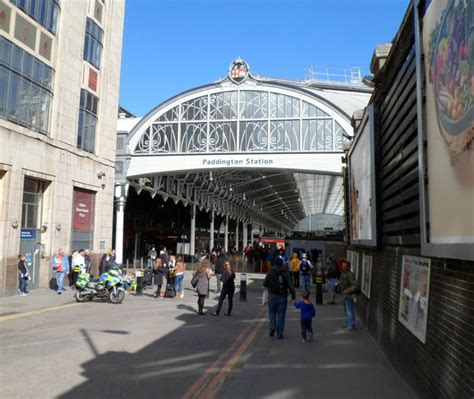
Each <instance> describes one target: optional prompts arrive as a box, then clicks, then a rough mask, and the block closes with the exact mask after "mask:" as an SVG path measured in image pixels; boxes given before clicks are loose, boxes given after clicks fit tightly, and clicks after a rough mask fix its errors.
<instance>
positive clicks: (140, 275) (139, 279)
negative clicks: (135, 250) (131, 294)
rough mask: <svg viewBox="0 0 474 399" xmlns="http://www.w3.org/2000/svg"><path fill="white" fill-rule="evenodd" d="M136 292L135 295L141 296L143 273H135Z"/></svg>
mask: <svg viewBox="0 0 474 399" xmlns="http://www.w3.org/2000/svg"><path fill="white" fill-rule="evenodd" d="M136 276H137V290H136V292H135V293H136V295H143V272H141V271H137V274H136Z"/></svg>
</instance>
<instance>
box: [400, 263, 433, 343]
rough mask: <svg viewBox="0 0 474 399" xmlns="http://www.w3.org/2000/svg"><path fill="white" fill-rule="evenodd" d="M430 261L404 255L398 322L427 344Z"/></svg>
mask: <svg viewBox="0 0 474 399" xmlns="http://www.w3.org/2000/svg"><path fill="white" fill-rule="evenodd" d="M429 287H430V259H428V258H418V257H416V256H407V255H404V256H403V259H402V275H401V284H400V304H399V309H398V320H399V321H400V323H402V324H403V325H404V326H405V327H406V328H408V330H410V331H411V332H412V333H413V334H414V335H415V336H416V337H417V338H418V339H419V340H420V341H421V342H423V343H425V342H426V321H427V319H428V295H429Z"/></svg>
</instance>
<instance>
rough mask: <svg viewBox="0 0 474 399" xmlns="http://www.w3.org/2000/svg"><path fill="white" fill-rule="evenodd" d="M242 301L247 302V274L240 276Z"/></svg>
mask: <svg viewBox="0 0 474 399" xmlns="http://www.w3.org/2000/svg"><path fill="white" fill-rule="evenodd" d="M240 300H241V301H247V275H246V274H245V273H242V274H241V275H240Z"/></svg>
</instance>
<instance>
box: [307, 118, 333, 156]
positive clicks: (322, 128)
mask: <svg viewBox="0 0 474 399" xmlns="http://www.w3.org/2000/svg"><path fill="white" fill-rule="evenodd" d="M303 150H304V151H332V150H333V148H332V119H321V120H319V119H318V120H304V121H303Z"/></svg>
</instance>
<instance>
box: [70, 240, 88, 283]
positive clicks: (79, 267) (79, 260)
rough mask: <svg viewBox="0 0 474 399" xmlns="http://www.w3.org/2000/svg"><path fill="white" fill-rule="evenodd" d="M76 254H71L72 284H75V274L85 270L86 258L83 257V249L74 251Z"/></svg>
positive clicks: (77, 274)
mask: <svg viewBox="0 0 474 399" xmlns="http://www.w3.org/2000/svg"><path fill="white" fill-rule="evenodd" d="M75 252H76V254H75V255H74V254H73V257H72V265H71V267H72V281H73V286H75V285H76V281H77V276H79V274H81V273H85V272H86V260H85V258H84V252H85V251H84V250H83V249H82V248H81V249H80V250H79V251H75Z"/></svg>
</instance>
